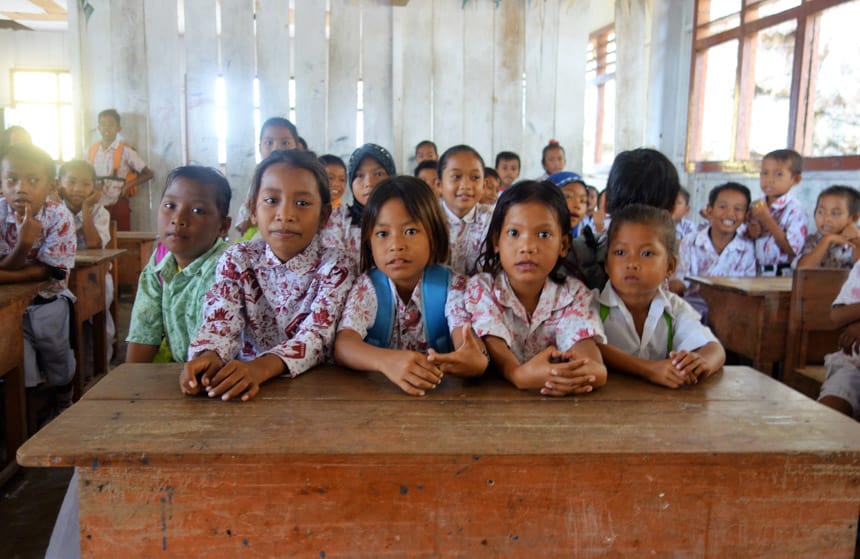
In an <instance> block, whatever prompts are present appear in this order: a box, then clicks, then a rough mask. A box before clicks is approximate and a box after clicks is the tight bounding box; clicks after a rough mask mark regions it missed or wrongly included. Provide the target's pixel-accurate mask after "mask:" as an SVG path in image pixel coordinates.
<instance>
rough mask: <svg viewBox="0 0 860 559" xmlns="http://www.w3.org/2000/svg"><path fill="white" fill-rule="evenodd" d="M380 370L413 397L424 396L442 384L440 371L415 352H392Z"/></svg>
mask: <svg viewBox="0 0 860 559" xmlns="http://www.w3.org/2000/svg"><path fill="white" fill-rule="evenodd" d="M381 369H382V373H383V374H384V375H385V376H387V377H388V380H390V381H391V382H393V383H394V384H396V385H397V386H399V387H400V389H401V390H403V391H404V392H406V393H407V394H412V395H413V396H424V394H425V393H426V392H425V391H426V390H432V389H433V388H436V387H437V386H438V385H439V383H440V382H442V371H440V370H439V368H438V367H437V366H436V365H434V364H433V363H431V362H430V360H429V359H428V358H427V357H425V356H424V355H421V354H420V353H418V352H416V351H407V350H392V352H391V358H390V359H386V362H385V363H384V364H383V365H382V367H381Z"/></svg>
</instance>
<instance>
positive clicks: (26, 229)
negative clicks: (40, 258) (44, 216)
mask: <svg viewBox="0 0 860 559" xmlns="http://www.w3.org/2000/svg"><path fill="white" fill-rule="evenodd" d="M15 221H17V222H18V242H19V243H21V244H23V245H26V246H30V247H32V246H33V244H34V243H35V242H36V240H37V239H38V238H39V235H41V234H42V222H41V221H39V220H38V219H37V218H36V216H34V215H33V208H32V207H31V206H30V204H29V203H27V204H25V205H24V215H19V214H17V213H16V214H15Z"/></svg>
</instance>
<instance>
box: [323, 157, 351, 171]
mask: <svg viewBox="0 0 860 559" xmlns="http://www.w3.org/2000/svg"><path fill="white" fill-rule="evenodd" d="M319 160H320V163H322V165H323V167H325V166H327V165H337V166H338V167H343V172H344V173H346V163H344V162H343V159H341V158H340V157H338V156H336V155H333V154H331V153H327V154H325V155H320V157H319Z"/></svg>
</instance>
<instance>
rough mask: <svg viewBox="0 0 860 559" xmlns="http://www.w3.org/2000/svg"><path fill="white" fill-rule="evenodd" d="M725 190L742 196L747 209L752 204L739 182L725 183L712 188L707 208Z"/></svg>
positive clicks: (748, 194) (747, 189)
mask: <svg viewBox="0 0 860 559" xmlns="http://www.w3.org/2000/svg"><path fill="white" fill-rule="evenodd" d="M726 190H732V191H734V192H737V193H739V194H742V195H743V197H744V198H746V200H747V208H749V207H750V203H751V202H752V196H751V195H750V189H749V188H747V187H746V186H744V185H742V184H741V183H739V182H726V183H723V184H720V185H717V186H715V187H714V188H712V189H711V191H710V192H709V193H708V207H709V208H710V207H713V205H714V204H716V203H717V198H718V197H719V196H720V193H721V192H724V191H726ZM613 217H614V216H613Z"/></svg>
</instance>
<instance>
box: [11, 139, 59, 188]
mask: <svg viewBox="0 0 860 559" xmlns="http://www.w3.org/2000/svg"><path fill="white" fill-rule="evenodd" d="M7 159H22V160H24V161H29V162H31V163H35V164H36V165H38V166H39V167H41V168H42V171H43V172H44V173H45V176H46V177H48V180H49V181H52V180H54V179H55V178H57V165H56V164H55V163H54V160H53V159H51V156H50V155H48V152H46V151H45V150H43V149H42V148H40V147H36V146H34V145H33V144H15V145H14V146H10V147H9V149H7V150H6V152H5V153H3V154H0V163H2V162H3V161H5V160H7Z"/></svg>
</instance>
